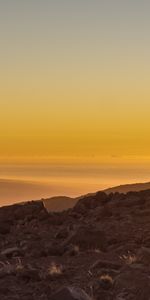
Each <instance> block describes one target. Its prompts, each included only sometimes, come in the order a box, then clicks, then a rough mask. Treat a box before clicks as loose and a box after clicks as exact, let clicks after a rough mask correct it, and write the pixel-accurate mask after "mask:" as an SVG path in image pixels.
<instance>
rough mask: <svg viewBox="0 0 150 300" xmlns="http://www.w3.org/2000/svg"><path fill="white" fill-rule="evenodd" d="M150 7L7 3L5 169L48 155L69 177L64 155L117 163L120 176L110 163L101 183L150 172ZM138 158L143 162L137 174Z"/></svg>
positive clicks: (0, 146) (0, 29) (1, 100)
mask: <svg viewBox="0 0 150 300" xmlns="http://www.w3.org/2000/svg"><path fill="white" fill-rule="evenodd" d="M149 8H150V4H149V3H148V2H147V1H143V2H142V3H141V4H140V3H139V1H135V0H134V1H128V0H127V1H125V2H123V1H117V0H116V1H110V0H109V1H105V2H104V1H100V2H99V1H96V0H93V1H92V2H91V1H89V0H87V1H85V0H83V1H75V2H73V1H69V0H64V1H60V0H58V1H46V0H43V1H40V0H37V1H35V0H31V1H30V2H29V1H26V2H20V3H19V2H18V1H16V0H15V1H13V3H12V1H6V2H5V3H3V4H0V25H1V26H0V33H1V35H2V40H1V49H0V52H1V58H2V61H1V69H0V81H1V89H0V109H1V115H0V163H1V164H5V163H6V165H7V163H8V161H9V163H10V164H13V165H14V174H13V172H12V170H11V174H10V173H9V171H8V174H6V172H4V170H3V169H1V178H2V177H7V178H9V176H10V177H15V178H16V177H18V176H21V175H17V174H18V173H16V169H15V163H16V164H20V165H23V164H24V163H25V162H34V163H35V161H36V164H37V165H38V164H40V163H41V161H43V157H44V165H45V161H46V162H47V163H49V161H50V163H51V164H52V165H55V166H56V172H55V176H56V177H57V178H59V180H60V177H61V180H62V181H63V180H64V178H65V176H64V173H61V174H62V175H61V176H60V174H59V171H58V169H57V165H58V164H59V165H60V166H61V165H63V164H72V166H73V167H74V165H75V164H77V165H78V166H80V165H85V164H86V165H87V168H89V169H88V170H90V167H89V166H91V165H93V168H95V166H96V165H97V166H98V167H99V169H101V168H102V167H103V166H105V167H106V168H107V165H108V162H109V166H110V168H111V166H113V165H115V164H116V166H117V168H118V170H119V171H118V175H117V176H118V177H117V180H116V181H114V176H113V172H112V170H111V172H110V173H111V175H110V176H106V177H105V179H104V180H102V178H101V177H99V179H98V180H99V182H100V183H99V184H100V185H101V182H103V183H104V181H105V183H106V184H105V185H107V184H110V185H113V184H115V183H116V182H117V183H119V180H120V182H122V181H123V182H124V181H143V180H147V179H148V178H149V174H148V168H147V166H149V155H150V137H149V136H150V135H149V132H150V121H149V120H150V119H149V111H150V100H149V99H150V88H149V87H150V84H149V80H150V59H149V52H150V37H149V25H150V24H149V23H150V21H149V20H150V18H149V14H148V11H149ZM114 158H115V159H114ZM74 161H75V163H74ZM56 162H57V163H56ZM135 162H136V164H137V166H140V167H139V168H140V170H142V171H141V173H140V172H139V171H137V170H136V171H135V173H134V175H133V176H131V174H130V167H131V168H134V166H135ZM126 164H127V166H128V172H127V171H126V176H125V178H124V179H122V177H121V178H120V175H119V174H123V172H124V171H123V170H124V167H125V166H126ZM137 168H138V167H137ZM144 170H145V171H144ZM89 172H90V171H88V172H87V173H89ZM144 172H145V173H144ZM4 173H5V174H4ZM79 173H80V172H79ZM79 173H78V174H79ZM140 174H141V175H140ZM73 176H75V174H74V173H73V172H72V178H74V177H73ZM115 176H116V175H115ZM24 177H25V178H26V177H32V176H30V174H28V172H27V171H25V172H24ZM35 177H36V176H35V175H34V176H33V178H32V179H33V180H35ZM52 177H53V175H52V176H51V180H52ZM22 178H23V176H22ZM41 178H45V175H44V171H43V172H42V173H41ZM56 180H57V179H56ZM90 180H91V181H92V180H94V179H92V178H91V179H90ZM85 184H86V181H85Z"/></svg>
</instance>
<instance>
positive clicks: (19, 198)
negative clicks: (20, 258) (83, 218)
mask: <svg viewBox="0 0 150 300" xmlns="http://www.w3.org/2000/svg"><path fill="white" fill-rule="evenodd" d="M148 189H150V182H147V183H136V184H126V185H120V186H116V187H112V188H108V189H105V190H104V192H105V193H107V194H110V193H115V192H119V193H127V192H129V191H142V190H148ZM56 190H57V191H58V193H60V195H59V196H56V197H54V196H52V197H49V196H50V195H55V191H56ZM61 194H62V191H59V188H57V187H56V186H55V187H53V184H51V183H50V184H49V185H48V186H47V185H45V184H42V183H38V182H32V181H23V180H12V179H11V180H9V179H0V206H3V205H10V204H12V203H17V202H24V201H27V200H37V199H41V198H42V200H43V203H44V206H45V207H46V209H47V210H48V211H63V210H66V209H68V208H71V207H73V206H74V205H75V204H76V203H77V201H78V200H79V199H81V198H83V197H85V196H94V195H95V194H96V193H90V194H87V195H82V196H80V197H75V198H72V197H67V196H62V195H61Z"/></svg>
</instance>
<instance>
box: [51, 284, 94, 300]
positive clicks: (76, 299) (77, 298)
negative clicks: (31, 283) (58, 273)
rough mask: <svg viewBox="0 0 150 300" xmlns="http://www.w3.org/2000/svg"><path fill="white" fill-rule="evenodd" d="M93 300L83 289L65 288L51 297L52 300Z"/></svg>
mask: <svg viewBox="0 0 150 300" xmlns="http://www.w3.org/2000/svg"><path fill="white" fill-rule="evenodd" d="M90 299H91V298H90V297H89V296H88V295H87V294H86V293H85V292H84V291H83V290H81V289H79V288H75V287H64V288H62V289H61V290H59V291H58V292H57V293H55V294H54V295H52V296H51V297H50V300H90Z"/></svg>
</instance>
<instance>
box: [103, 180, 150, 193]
mask: <svg viewBox="0 0 150 300" xmlns="http://www.w3.org/2000/svg"><path fill="white" fill-rule="evenodd" d="M148 189H150V182H145V183H135V184H124V185H120V186H115V187H112V188H109V189H106V190H105V193H107V194H109V193H116V192H118V193H128V192H130V191H132V192H139V191H144V190H148Z"/></svg>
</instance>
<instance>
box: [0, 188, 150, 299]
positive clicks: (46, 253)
mask: <svg viewBox="0 0 150 300" xmlns="http://www.w3.org/2000/svg"><path fill="white" fill-rule="evenodd" d="M61 288H64V289H62V290H60V289H61ZM80 289H82V290H80ZM59 290H60V291H59ZM55 293H56V294H55ZM85 293H86V294H85ZM90 298H91V299H95V300H111V299H115V300H138V299H139V300H149V299H150V190H147V191H142V192H129V193H127V194H119V193H114V194H113V193H111V194H109V195H107V194H105V193H104V192H98V193H96V194H95V195H89V196H86V197H83V198H82V199H80V200H79V201H78V202H77V203H76V204H75V206H74V208H71V209H69V210H68V211H64V212H55V213H52V212H49V213H48V212H47V210H46V209H45V207H44V205H43V203H42V201H37V202H28V203H26V204H22V205H21V204H20V205H19V204H16V205H13V206H8V207H2V208H0V299H2V300H31V299H32V300H48V299H51V300H59V299H60V300H73V299H80V300H83V299H87V300H88V299H90Z"/></svg>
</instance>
